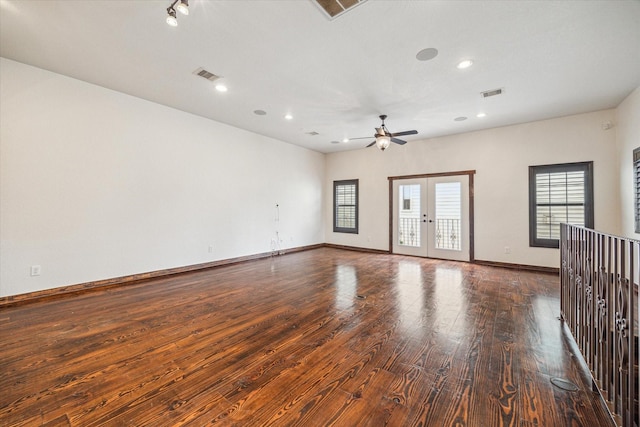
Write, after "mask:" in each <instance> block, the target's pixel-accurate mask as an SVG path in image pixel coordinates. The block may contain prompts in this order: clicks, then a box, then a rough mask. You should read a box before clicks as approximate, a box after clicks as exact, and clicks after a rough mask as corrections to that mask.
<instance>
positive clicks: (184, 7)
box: [176, 0, 189, 15]
mask: <svg viewBox="0 0 640 427" xmlns="http://www.w3.org/2000/svg"><path fill="white" fill-rule="evenodd" d="M176 10H177V11H178V12H180V13H181V14H183V15H188V14H189V0H180V3H178V5H177V6H176Z"/></svg>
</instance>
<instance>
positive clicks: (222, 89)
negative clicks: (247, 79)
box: [216, 83, 229, 92]
mask: <svg viewBox="0 0 640 427" xmlns="http://www.w3.org/2000/svg"><path fill="white" fill-rule="evenodd" d="M216 90H217V91H218V92H226V91H228V90H229V89H228V88H227V86H225V85H223V84H222V83H218V84H217V85H216Z"/></svg>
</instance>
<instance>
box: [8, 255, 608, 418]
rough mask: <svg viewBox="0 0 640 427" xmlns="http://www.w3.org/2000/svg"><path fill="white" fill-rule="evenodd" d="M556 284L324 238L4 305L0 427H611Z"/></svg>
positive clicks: (538, 277) (543, 278)
mask: <svg viewBox="0 0 640 427" xmlns="http://www.w3.org/2000/svg"><path fill="white" fill-rule="evenodd" d="M558 291H559V279H558V277H557V276H555V275H547V274H535V273H528V272H518V271H513V270H506V269H500V268H494V267H486V266H477V265H472V264H466V263H456V262H445V261H435V260H427V259H420V258H411V257H402V256H392V255H378V254H364V253H358V252H351V251H344V250H338V249H330V248H322V249H315V250H311V251H306V252H300V253H295V254H289V255H284V256H280V257H276V258H273V259H264V260H258V261H251V262H246V263H241V264H236V265H231V266H225V267H221V268H216V269H211V270H206V271H199V272H193V273H187V274H181V275H176V276H172V277H166V278H161V279H155V280H151V281H147V282H143V283H139V284H135V285H128V286H123V287H118V288H111V289H106V290H100V291H93V292H88V293H84V294H81V295H76V296H72V297H66V298H60V299H53V300H48V301H41V302H36V303H32V304H26V305H22V306H17V307H7V308H3V309H0V339H1V343H2V346H1V348H0V362H1V366H0V425H2V426H22V425H25V426H39V425H46V426H99V425H109V426H179V425H193V426H205V425H210V424H218V425H225V426H231V425H237V426H259V425H283V426H288V425H302V426H324V425H335V426H383V425H389V426H438V427H439V426H453V425H455V426H465V425H466V426H479V427H484V426H591V427H593V426H613V425H614V424H613V422H612V421H611V420H610V418H609V417H608V415H607V412H606V408H605V406H604V404H603V403H602V402H601V400H600V399H599V398H598V397H597V395H596V394H594V393H593V392H592V391H590V380H589V377H588V372H585V371H584V370H583V368H581V365H580V363H579V360H580V358H579V357H578V356H577V355H576V353H575V351H576V350H575V347H574V345H573V341H572V340H571V338H570V337H569V336H568V334H567V333H566V332H564V329H563V326H562V324H561V322H560V321H559V320H558V319H557V317H558V315H559V292H558ZM555 377H559V378H565V379H568V380H569V381H572V382H573V383H575V384H577V385H578V387H579V390H577V391H565V390H563V389H561V388H557V387H556V386H554V385H552V383H551V381H550V380H551V379H552V378H555Z"/></svg>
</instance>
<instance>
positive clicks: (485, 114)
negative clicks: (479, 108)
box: [476, 113, 487, 119]
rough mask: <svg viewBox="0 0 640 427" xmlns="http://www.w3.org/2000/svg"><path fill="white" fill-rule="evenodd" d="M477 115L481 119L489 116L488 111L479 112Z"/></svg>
mask: <svg viewBox="0 0 640 427" xmlns="http://www.w3.org/2000/svg"><path fill="white" fill-rule="evenodd" d="M476 117H477V118H479V119H481V118H483V117H487V113H478V114H476Z"/></svg>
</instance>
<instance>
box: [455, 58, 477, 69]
mask: <svg viewBox="0 0 640 427" xmlns="http://www.w3.org/2000/svg"><path fill="white" fill-rule="evenodd" d="M472 65H473V61H472V60H470V59H465V60H464V61H460V62H458V65H456V67H458V69H460V70H464V69H465V68H469V67H471V66H472Z"/></svg>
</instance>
